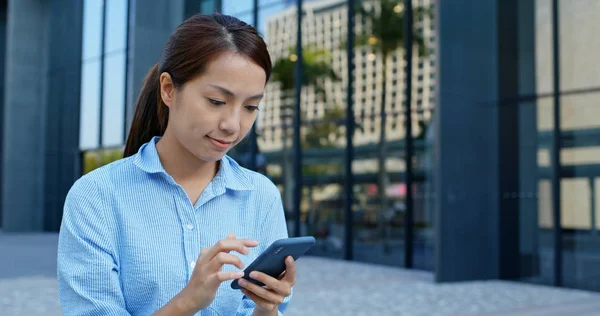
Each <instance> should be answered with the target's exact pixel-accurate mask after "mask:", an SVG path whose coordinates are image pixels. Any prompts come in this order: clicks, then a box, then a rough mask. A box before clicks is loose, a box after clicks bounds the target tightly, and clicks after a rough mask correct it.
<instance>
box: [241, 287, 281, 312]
mask: <svg viewBox="0 0 600 316" xmlns="http://www.w3.org/2000/svg"><path fill="white" fill-rule="evenodd" d="M241 292H242V293H244V295H246V296H247V297H249V298H250V299H251V300H252V301H253V302H254V303H256V305H258V306H261V307H263V308H266V309H271V308H273V307H274V305H275V304H273V303H271V302H268V301H266V300H265V299H263V298H262V297H259V296H258V295H256V294H254V293H252V292H250V291H248V290H246V289H242V290H241Z"/></svg>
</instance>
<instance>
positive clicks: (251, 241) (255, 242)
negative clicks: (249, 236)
mask: <svg viewBox="0 0 600 316" xmlns="http://www.w3.org/2000/svg"><path fill="white" fill-rule="evenodd" d="M250 244H252V245H254V246H257V245H258V241H256V240H250Z"/></svg>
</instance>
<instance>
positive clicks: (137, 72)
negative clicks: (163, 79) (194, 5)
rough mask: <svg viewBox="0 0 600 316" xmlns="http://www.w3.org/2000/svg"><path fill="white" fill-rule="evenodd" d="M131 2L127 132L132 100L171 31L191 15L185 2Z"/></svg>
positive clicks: (167, 0)
mask: <svg viewBox="0 0 600 316" xmlns="http://www.w3.org/2000/svg"><path fill="white" fill-rule="evenodd" d="M131 1H132V2H131V12H130V19H129V54H128V57H127V58H128V60H129V65H128V69H127V73H128V78H127V84H128V87H127V130H129V126H131V119H132V117H133V110H134V106H135V101H136V100H137V97H138V95H139V93H140V89H141V87H142V83H143V81H144V77H145V76H146V73H148V71H149V70H150V68H152V66H153V65H154V64H156V63H157V62H158V61H159V60H160V56H161V53H162V50H163V48H164V45H165V44H166V42H167V39H168V38H169V36H170V35H171V33H172V32H173V30H174V29H175V28H176V27H177V25H179V24H180V23H181V22H182V21H183V19H184V16H186V14H188V15H189V14H190V12H191V11H190V10H191V9H190V8H189V6H188V5H187V4H186V1H185V0H144V1H141V0H131ZM188 1H189V0H188ZM194 2H196V1H194ZM198 10H200V8H199V7H198Z"/></svg>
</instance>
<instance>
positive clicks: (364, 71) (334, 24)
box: [258, 0, 436, 151]
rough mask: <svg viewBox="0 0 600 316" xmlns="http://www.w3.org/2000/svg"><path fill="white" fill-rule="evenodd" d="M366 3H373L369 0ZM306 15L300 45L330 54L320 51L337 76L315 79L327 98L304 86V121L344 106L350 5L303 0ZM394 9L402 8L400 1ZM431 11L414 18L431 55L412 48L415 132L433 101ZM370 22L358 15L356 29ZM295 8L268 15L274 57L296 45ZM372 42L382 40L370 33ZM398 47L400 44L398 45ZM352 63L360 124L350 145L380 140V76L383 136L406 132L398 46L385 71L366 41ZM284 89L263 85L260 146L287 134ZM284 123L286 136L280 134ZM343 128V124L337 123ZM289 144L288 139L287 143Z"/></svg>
mask: <svg viewBox="0 0 600 316" xmlns="http://www.w3.org/2000/svg"><path fill="white" fill-rule="evenodd" d="M366 3H367V5H366V7H367V8H368V7H369V4H372V1H367V2H366ZM431 3H432V1H431V0H426V1H419V6H420V7H429V6H430V5H431ZM305 10H306V16H305V17H304V18H303V20H304V22H303V29H302V45H303V46H304V47H306V48H307V50H308V52H310V51H311V50H313V51H315V50H324V51H326V52H328V56H323V57H324V58H325V59H326V60H327V62H328V63H329V62H330V63H331V64H330V65H331V68H332V70H333V71H334V72H335V73H336V74H338V76H339V77H340V78H341V80H339V81H336V80H332V79H330V78H324V79H322V80H321V81H320V82H319V85H320V88H322V89H323V90H324V91H323V93H324V94H325V96H326V97H325V100H324V98H323V97H321V96H320V95H319V94H318V90H317V88H316V87H314V86H311V87H306V88H305V89H303V92H302V100H303V101H302V102H303V103H302V111H303V113H302V117H303V118H305V119H306V120H309V121H311V120H322V119H324V118H326V116H325V114H326V111H327V110H328V109H329V110H331V109H332V108H335V107H340V108H343V104H345V100H346V86H347V80H346V79H345V78H346V77H347V76H348V71H347V63H348V59H347V54H346V47H345V42H346V38H347V34H348V30H347V26H348V19H347V16H348V8H347V2H346V1H344V0H327V1H314V2H308V3H306V5H305ZM396 10H397V11H398V12H399V13H400V12H401V10H403V8H402V6H401V5H400V4H399V5H398V6H397V8H396ZM432 18H433V17H432V16H430V15H424V16H423V17H422V18H421V19H420V20H417V21H416V23H415V24H416V30H417V32H418V33H419V34H420V35H421V36H422V37H423V39H425V44H426V45H427V46H428V49H429V51H430V53H431V54H430V55H427V56H419V55H418V54H417V51H416V49H415V58H414V59H413V69H414V70H415V71H414V73H413V85H412V89H413V94H412V96H413V100H412V102H413V104H414V105H415V111H414V112H415V113H414V116H413V125H414V126H415V129H414V130H413V133H414V135H418V134H419V133H421V132H422V131H421V126H419V124H418V122H419V121H424V122H428V121H429V120H430V118H431V110H432V109H433V107H434V106H435V98H434V95H435V69H436V68H435V53H434V52H433V46H434V43H435V30H434V23H433V21H432ZM369 27H370V26H369V24H368V22H367V21H366V19H364V18H360V16H357V18H356V26H355V28H356V33H358V34H361V33H365V34H367V36H368V30H369ZM296 29H297V21H296V8H295V7H293V6H292V7H288V8H287V9H285V10H283V11H281V12H280V13H278V14H275V15H273V16H271V17H270V18H269V19H268V20H267V29H266V34H265V35H266V37H267V38H268V41H269V51H270V52H271V54H272V56H273V59H274V60H276V61H277V60H279V59H287V58H295V54H294V52H293V50H294V49H295V45H296V32H295V30H296ZM372 40H373V41H378V40H380V39H377V38H372ZM400 46H401V45H400ZM354 56H355V59H354V63H355V70H354V71H355V83H354V85H355V89H354V96H353V98H354V102H355V103H354V108H355V120H356V121H357V122H359V123H360V124H361V125H362V129H361V130H360V131H358V132H357V133H356V134H355V135H354V144H355V145H357V146H359V145H364V144H367V143H377V142H379V135H380V129H381V119H380V118H381V98H382V91H383V89H382V84H383V78H382V77H383V75H384V74H385V76H386V77H387V78H386V79H387V80H386V85H387V86H386V114H387V116H388V117H389V119H388V120H387V122H386V125H387V126H386V128H387V133H386V135H387V137H386V138H387V139H388V140H390V141H393V140H400V139H402V138H403V137H404V133H405V130H404V125H403V124H400V122H401V119H400V117H402V114H403V113H402V109H403V101H404V93H402V91H403V90H404V87H405V84H404V77H403V75H404V72H403V71H402V69H403V68H404V67H403V66H404V61H403V53H402V49H401V48H398V49H396V50H395V51H393V52H392V53H391V54H390V55H389V56H388V57H387V59H388V60H387V64H386V65H387V67H386V69H385V71H383V63H382V55H381V53H380V52H378V51H377V50H374V49H373V48H372V47H371V46H369V45H363V46H359V47H357V48H356V49H355V51H354ZM282 93H285V91H282V90H281V89H280V85H279V84H278V83H274V82H271V83H270V84H269V85H268V87H267V89H266V97H265V101H264V102H265V105H266V107H267V109H268V112H267V114H265V115H262V116H261V117H260V121H259V125H258V126H259V128H260V129H261V130H262V133H263V135H264V137H263V138H261V141H260V142H259V144H260V147H261V149H262V150H263V151H278V150H281V148H282V146H283V142H284V140H285V139H288V138H289V132H290V131H291V128H289V125H290V124H289V122H288V123H287V124H283V123H285V118H286V115H285V113H283V112H284V111H285V110H286V108H285V107H283V108H282V104H285V103H286V102H289V101H288V99H286V96H285V95H282ZM286 126H287V132H288V135H286V134H284V127H286ZM339 129H340V130H341V129H343V124H339ZM344 144H345V139H344V138H343V137H340V138H338V139H337V141H336V145H337V146H338V147H341V146H344ZM289 145H290V144H288V146H289Z"/></svg>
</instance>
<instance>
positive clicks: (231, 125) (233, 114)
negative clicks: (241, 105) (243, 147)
mask: <svg viewBox="0 0 600 316" xmlns="http://www.w3.org/2000/svg"><path fill="white" fill-rule="evenodd" d="M236 108H237V107H232V108H231V109H230V110H229V111H224V113H223V117H222V118H221V122H220V123H219V128H220V129H221V130H223V131H225V132H227V133H228V134H236V133H237V132H239V131H240V110H239V109H236Z"/></svg>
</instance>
